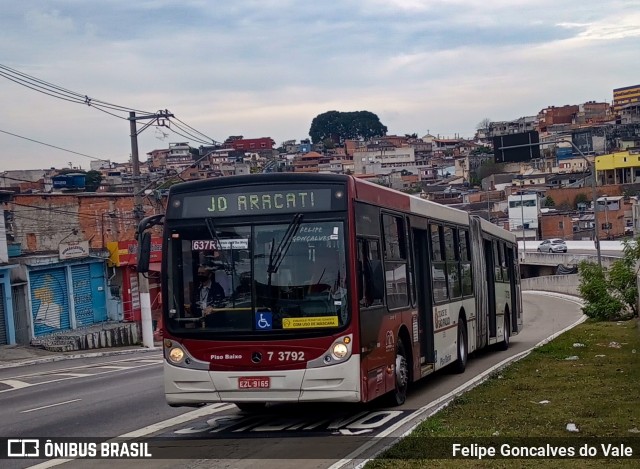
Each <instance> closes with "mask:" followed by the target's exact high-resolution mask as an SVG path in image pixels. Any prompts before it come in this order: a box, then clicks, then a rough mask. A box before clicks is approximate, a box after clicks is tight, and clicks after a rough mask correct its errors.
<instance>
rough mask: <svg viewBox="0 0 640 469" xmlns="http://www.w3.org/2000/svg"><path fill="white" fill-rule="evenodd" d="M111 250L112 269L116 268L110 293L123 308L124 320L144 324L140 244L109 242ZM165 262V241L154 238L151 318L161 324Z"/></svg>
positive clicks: (152, 249) (133, 242)
mask: <svg viewBox="0 0 640 469" xmlns="http://www.w3.org/2000/svg"><path fill="white" fill-rule="evenodd" d="M107 249H108V250H109V253H110V257H109V266H110V267H112V268H113V269H114V274H113V275H112V277H111V278H110V287H111V288H110V290H111V294H112V295H113V297H115V298H118V299H119V301H120V306H121V308H122V319H123V320H124V321H136V322H139V321H141V317H142V311H141V306H140V289H139V277H138V275H139V274H138V271H137V270H136V265H137V250H138V243H137V242H136V241H134V240H127V241H118V242H111V243H107ZM161 261H162V240H161V239H160V238H151V257H150V268H151V271H150V272H149V273H148V274H144V275H147V278H148V280H149V296H150V299H151V316H152V318H153V320H154V321H156V322H157V321H158V320H159V319H160V316H161V309H162V300H161V298H162V295H161V290H160V262H161Z"/></svg>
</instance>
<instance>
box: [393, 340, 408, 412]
mask: <svg viewBox="0 0 640 469" xmlns="http://www.w3.org/2000/svg"><path fill="white" fill-rule="evenodd" d="M394 375H395V379H394V383H395V389H394V390H393V392H392V393H391V395H390V401H391V405H394V406H399V405H402V404H404V401H406V400H407V389H408V388H409V360H408V359H407V351H406V348H405V346H404V341H403V340H402V339H401V338H399V337H398V348H397V349H396V363H395V367H394Z"/></svg>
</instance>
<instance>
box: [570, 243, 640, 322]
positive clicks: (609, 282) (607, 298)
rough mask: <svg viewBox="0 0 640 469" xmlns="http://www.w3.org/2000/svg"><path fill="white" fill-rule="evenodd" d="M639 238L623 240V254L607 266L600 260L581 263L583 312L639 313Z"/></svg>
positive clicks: (596, 315) (605, 316)
mask: <svg viewBox="0 0 640 469" xmlns="http://www.w3.org/2000/svg"><path fill="white" fill-rule="evenodd" d="M639 241H640V238H636V239H635V240H631V241H630V240H623V243H624V251H623V257H622V258H620V259H618V260H616V261H614V262H613V264H612V265H611V269H609V270H607V269H605V268H603V267H600V266H599V265H598V264H596V263H593V262H589V261H582V262H581V263H580V265H579V276H580V285H579V291H580V295H581V296H582V298H583V299H584V301H585V305H584V307H583V311H584V313H585V314H586V315H587V316H589V317H590V318H593V319H597V320H617V319H621V318H625V317H628V316H632V317H638V287H637V283H636V279H637V276H638V270H637V269H636V267H635V266H636V265H638V261H639V260H640V242H639Z"/></svg>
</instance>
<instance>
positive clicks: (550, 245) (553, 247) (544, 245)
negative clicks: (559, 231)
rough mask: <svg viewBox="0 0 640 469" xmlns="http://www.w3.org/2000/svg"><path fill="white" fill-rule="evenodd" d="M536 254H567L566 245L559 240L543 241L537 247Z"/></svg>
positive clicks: (562, 240)
mask: <svg viewBox="0 0 640 469" xmlns="http://www.w3.org/2000/svg"><path fill="white" fill-rule="evenodd" d="M538 252H548V253H554V252H567V243H565V242H564V239H560V238H553V239H545V240H544V241H542V242H541V243H540V245H539V246H538Z"/></svg>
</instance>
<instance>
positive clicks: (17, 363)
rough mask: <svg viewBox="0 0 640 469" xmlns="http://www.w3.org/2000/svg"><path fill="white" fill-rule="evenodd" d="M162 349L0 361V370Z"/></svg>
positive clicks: (110, 351) (152, 349)
mask: <svg viewBox="0 0 640 469" xmlns="http://www.w3.org/2000/svg"><path fill="white" fill-rule="evenodd" d="M161 348H162V347H152V348H139V349H127V350H109V351H103V352H88V353H76V354H73V355H52V356H50V357H42V358H33V359H26V360H21V361H15V362H4V363H3V362H2V361H0V370H2V369H7V368H19V367H22V366H29V365H39V364H41V363H51V362H58V361H63V360H74V359H78V358H95V357H111V356H117V355H130V354H132V353H137V352H143V353H146V352H156V351H158V350H161Z"/></svg>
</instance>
